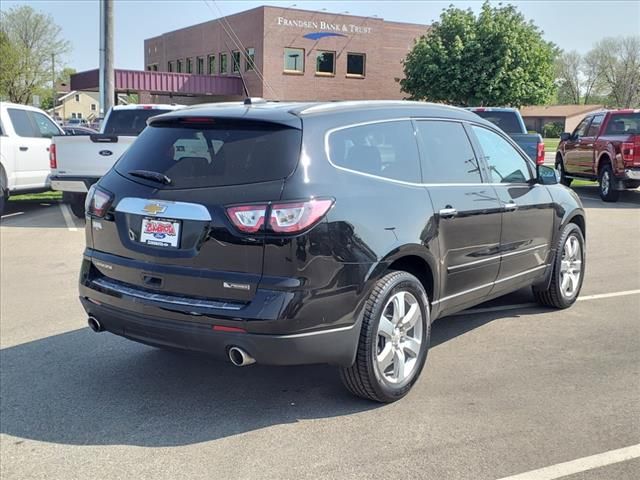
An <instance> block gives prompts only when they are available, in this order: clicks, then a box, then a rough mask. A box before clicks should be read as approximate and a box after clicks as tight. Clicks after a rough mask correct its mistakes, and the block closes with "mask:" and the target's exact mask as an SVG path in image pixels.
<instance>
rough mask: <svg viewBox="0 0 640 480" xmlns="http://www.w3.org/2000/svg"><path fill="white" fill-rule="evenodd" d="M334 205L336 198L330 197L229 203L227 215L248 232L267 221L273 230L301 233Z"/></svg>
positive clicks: (255, 229) (240, 228) (232, 221)
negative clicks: (270, 202) (263, 202)
mask: <svg viewBox="0 0 640 480" xmlns="http://www.w3.org/2000/svg"><path fill="white" fill-rule="evenodd" d="M332 205H333V200H328V199H312V200H307V201H303V202H285V203H277V204H273V205H266V204H257V205H240V206H234V207H228V208H227V216H228V217H229V219H230V220H231V223H233V225H234V226H235V227H236V228H237V229H238V230H240V231H241V232H245V233H256V232H258V231H259V230H261V229H262V228H263V227H265V226H267V225H268V229H269V231H270V232H271V233H300V232H302V231H304V230H307V229H308V228H311V227H312V226H313V225H315V224H316V223H318V222H319V221H320V220H321V219H322V217H324V216H325V215H326V213H327V212H328V211H329V209H330V208H331V206H332ZM267 215H268V221H267V220H266V219H267Z"/></svg>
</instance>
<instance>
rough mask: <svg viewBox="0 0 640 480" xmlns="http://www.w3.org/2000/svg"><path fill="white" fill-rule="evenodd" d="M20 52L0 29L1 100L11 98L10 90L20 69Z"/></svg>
mask: <svg viewBox="0 0 640 480" xmlns="http://www.w3.org/2000/svg"><path fill="white" fill-rule="evenodd" d="M18 61H19V58H18V51H17V50H16V48H15V47H14V46H13V45H12V44H11V42H10V41H9V37H8V36H7V34H6V33H4V32H3V31H2V29H0V99H1V100H8V99H9V98H10V95H9V90H10V88H11V84H12V80H13V72H15V71H17V69H18Z"/></svg>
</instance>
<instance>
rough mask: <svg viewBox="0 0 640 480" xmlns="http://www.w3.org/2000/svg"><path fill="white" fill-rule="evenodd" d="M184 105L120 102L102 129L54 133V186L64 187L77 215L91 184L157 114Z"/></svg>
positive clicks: (80, 210)
mask: <svg viewBox="0 0 640 480" xmlns="http://www.w3.org/2000/svg"><path fill="white" fill-rule="evenodd" d="M179 108H183V106H182V105H118V106H115V107H113V108H112V109H111V110H109V112H108V113H107V116H106V117H105V119H104V121H103V122H102V128H101V130H100V133H97V134H93V135H81V136H65V137H54V138H53V144H52V145H51V188H52V189H53V190H60V191H62V192H64V193H63V198H64V200H65V201H67V202H68V203H69V206H70V207H71V211H72V212H73V213H74V215H76V216H77V217H80V218H84V200H85V197H86V195H87V192H88V191H89V188H90V187H91V185H93V184H94V183H96V182H97V181H98V180H99V179H100V177H102V176H103V175H104V174H105V173H107V172H108V171H109V169H110V168H111V167H112V166H113V165H114V164H115V163H116V160H118V158H120V156H121V155H122V154H123V153H124V152H125V151H126V150H127V148H129V146H130V145H131V144H132V143H133V141H134V140H135V139H136V137H137V136H138V135H139V134H140V132H142V130H144V128H145V127H146V126H147V119H148V118H150V117H153V116H155V115H160V114H162V113H166V112H170V111H172V110H177V109H179Z"/></svg>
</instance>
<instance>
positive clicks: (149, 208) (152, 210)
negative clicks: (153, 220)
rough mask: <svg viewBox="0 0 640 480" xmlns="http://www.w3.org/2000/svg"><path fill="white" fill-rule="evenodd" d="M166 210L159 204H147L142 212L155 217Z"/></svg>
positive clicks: (164, 206) (165, 207)
mask: <svg viewBox="0 0 640 480" xmlns="http://www.w3.org/2000/svg"><path fill="white" fill-rule="evenodd" d="M166 209H167V206H166V205H161V204H159V203H148V204H146V205H145V206H144V208H143V209H142V210H144V212H145V213H148V214H149V215H157V214H159V213H163V212H164V211H165V210H166Z"/></svg>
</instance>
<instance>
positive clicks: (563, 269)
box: [560, 235, 582, 298]
mask: <svg viewBox="0 0 640 480" xmlns="http://www.w3.org/2000/svg"><path fill="white" fill-rule="evenodd" d="M580 275H582V247H581V246H580V241H579V240H578V238H577V237H576V236H575V235H569V237H568V238H567V241H566V242H565V243H564V247H563V248H562V260H561V261H560V291H561V292H562V296H564V297H565V298H572V297H573V296H574V295H575V294H576V292H577V291H578V287H579V286H580Z"/></svg>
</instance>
